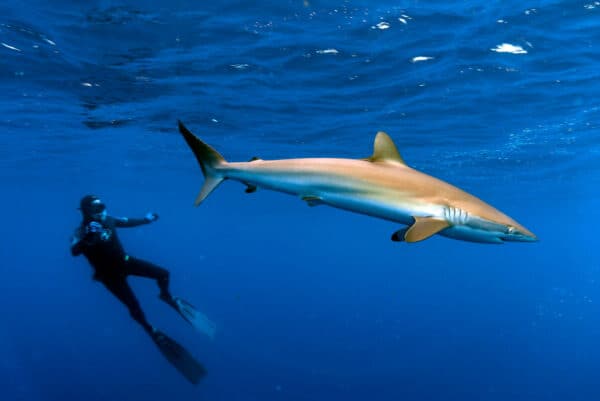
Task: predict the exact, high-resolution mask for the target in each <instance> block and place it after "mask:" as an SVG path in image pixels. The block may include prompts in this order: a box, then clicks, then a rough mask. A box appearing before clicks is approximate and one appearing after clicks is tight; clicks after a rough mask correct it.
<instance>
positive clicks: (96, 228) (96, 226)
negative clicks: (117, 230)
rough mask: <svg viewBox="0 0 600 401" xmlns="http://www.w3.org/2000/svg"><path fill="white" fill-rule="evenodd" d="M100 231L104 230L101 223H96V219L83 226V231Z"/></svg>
mask: <svg viewBox="0 0 600 401" xmlns="http://www.w3.org/2000/svg"><path fill="white" fill-rule="evenodd" d="M102 231H104V227H102V224H100V223H98V222H97V221H91V222H90V223H89V224H88V225H87V226H86V227H85V232H86V233H88V234H89V233H101V232H102Z"/></svg>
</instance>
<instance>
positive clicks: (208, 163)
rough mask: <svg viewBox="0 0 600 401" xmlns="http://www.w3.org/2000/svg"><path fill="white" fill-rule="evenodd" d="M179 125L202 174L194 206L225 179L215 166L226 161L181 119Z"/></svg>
mask: <svg viewBox="0 0 600 401" xmlns="http://www.w3.org/2000/svg"><path fill="white" fill-rule="evenodd" d="M177 123H178V125H179V132H181V135H183V138H184V139H185V141H186V142H187V144H188V146H189V147H190V149H192V152H194V155H195V156H196V160H198V164H199V165H200V168H201V169H202V174H204V185H203V186H202V189H201V190H200V193H199V194H198V197H197V198H196V201H195V202H194V205H195V206H198V205H199V204H200V203H201V202H202V201H203V200H204V199H206V197H207V196H208V195H209V194H210V193H211V192H212V191H213V190H214V189H215V188H216V187H217V186H218V185H219V184H220V183H221V182H222V181H223V180H224V179H225V177H223V176H222V175H220V174H218V173H217V171H216V168H217V167H218V166H219V165H221V164H224V163H227V161H226V160H225V159H224V158H223V156H221V155H220V154H219V152H217V151H216V150H214V149H213V148H212V147H211V146H210V145H208V144H206V143H204V142H202V141H201V140H200V138H198V137H197V136H196V135H194V134H192V132H191V131H190V130H188V129H187V128H186V127H185V125H183V123H182V122H181V121H177Z"/></svg>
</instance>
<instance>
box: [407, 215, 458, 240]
mask: <svg viewBox="0 0 600 401" xmlns="http://www.w3.org/2000/svg"><path fill="white" fill-rule="evenodd" d="M448 227H450V223H448V222H447V221H446V220H442V219H438V218H433V217H415V222H414V223H413V225H412V226H410V227H408V229H407V230H406V233H405V234H404V240H405V241H406V242H418V241H423V240H424V239H427V238H429V237H431V236H432V235H435V234H437V233H439V232H440V231H442V230H443V229H445V228H448Z"/></svg>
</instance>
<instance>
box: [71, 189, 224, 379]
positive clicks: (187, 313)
mask: <svg viewBox="0 0 600 401" xmlns="http://www.w3.org/2000/svg"><path fill="white" fill-rule="evenodd" d="M79 209H80V210H81V214H82V222H81V224H80V226H79V227H77V229H76V230H75V233H74V235H73V238H72V241H71V254H72V255H73V256H78V255H81V254H83V255H84V256H85V257H86V258H87V260H88V262H89V263H90V264H91V266H92V267H93V269H94V279H95V280H97V281H99V282H101V283H102V284H103V285H104V286H105V287H106V289H107V290H109V291H110V292H111V293H112V294H113V295H114V296H115V297H117V298H118V299H119V301H121V302H122V303H123V304H124V305H125V306H126V307H127V308H128V309H129V313H130V315H131V317H132V318H133V319H134V320H135V321H136V322H138V323H139V324H140V325H141V326H142V327H143V329H144V330H145V331H146V333H148V334H149V335H150V336H151V337H152V339H153V341H154V342H155V343H156V344H157V346H158V347H159V349H160V351H161V352H162V353H163V354H164V355H165V356H166V357H167V359H168V360H169V361H170V362H171V363H172V364H173V365H175V367H176V368H177V369H178V370H179V371H180V372H181V373H183V374H184V375H185V376H186V377H187V378H188V379H189V380H190V381H192V382H194V383H197V382H198V381H199V379H200V378H201V377H202V376H203V375H204V368H203V367H202V365H200V364H199V363H198V362H196V361H195V360H193V358H192V357H191V356H190V355H189V354H188V353H187V352H186V351H185V349H183V347H181V346H180V345H179V344H177V343H176V342H175V341H174V340H172V339H171V338H169V337H168V336H167V335H165V334H164V333H163V332H161V331H160V330H158V329H156V328H155V327H153V326H152V325H151V324H150V323H149V322H148V320H147V319H146V316H145V314H144V312H143V311H142V308H141V307H140V304H139V302H138V300H137V298H136V296H135V294H134V293H133V291H132V289H131V287H130V286H129V284H128V283H127V278H128V276H138V277H147V278H152V279H154V280H156V282H157V284H158V288H159V289H160V294H159V297H160V299H161V300H163V301H164V302H166V303H167V304H168V305H169V306H171V307H172V308H174V309H175V310H176V311H177V312H179V314H180V315H181V316H182V317H183V318H184V319H185V320H186V321H187V322H189V323H190V324H191V325H193V326H194V327H195V328H196V329H198V330H199V331H201V332H204V333H205V334H207V335H208V336H210V337H212V336H213V335H214V330H215V326H214V324H213V323H212V322H211V321H210V320H208V318H206V316H204V315H203V314H202V313H200V312H199V311H198V310H196V309H195V308H194V307H193V306H192V305H191V304H190V303H188V302H186V301H185V300H183V299H181V298H178V297H175V296H173V295H172V294H171V292H170V291H169V271H168V270H166V269H164V268H162V267H159V266H156V265H154V264H152V263H150V262H147V261H144V260H141V259H138V258H136V257H133V256H130V255H128V254H127V253H126V252H125V250H124V248H123V245H122V244H121V241H120V240H119V237H118V236H117V230H116V228H121V227H136V226H140V225H143V224H149V223H152V222H154V221H156V220H158V214H156V213H148V214H146V216H145V217H143V218H127V217H113V216H109V215H108V214H107V210H106V206H105V204H104V203H103V202H102V201H101V200H100V198H98V197H97V196H95V195H86V196H84V197H83V198H82V199H81V201H80V206H79Z"/></svg>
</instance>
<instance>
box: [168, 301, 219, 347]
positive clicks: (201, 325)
mask: <svg viewBox="0 0 600 401" xmlns="http://www.w3.org/2000/svg"><path fill="white" fill-rule="evenodd" d="M160 299H162V300H163V301H165V302H166V303H167V304H169V305H170V306H171V307H173V308H175V310H176V311H177V312H179V314H180V315H181V317H183V318H184V319H185V320H186V321H187V322H188V323H189V324H191V325H192V326H194V328H195V329H196V330H198V331H199V332H201V333H204V334H206V335H207V336H208V337H210V338H211V339H213V338H214V337H215V331H216V329H217V326H216V325H215V324H214V323H213V322H212V321H211V320H210V319H209V318H208V317H206V315H204V314H203V313H202V312H200V311H199V310H198V309H196V308H195V307H194V305H192V304H190V303H189V302H188V301H186V300H184V299H181V298H179V297H173V296H170V295H166V296H165V295H161V296H160Z"/></svg>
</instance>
